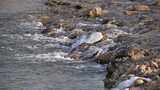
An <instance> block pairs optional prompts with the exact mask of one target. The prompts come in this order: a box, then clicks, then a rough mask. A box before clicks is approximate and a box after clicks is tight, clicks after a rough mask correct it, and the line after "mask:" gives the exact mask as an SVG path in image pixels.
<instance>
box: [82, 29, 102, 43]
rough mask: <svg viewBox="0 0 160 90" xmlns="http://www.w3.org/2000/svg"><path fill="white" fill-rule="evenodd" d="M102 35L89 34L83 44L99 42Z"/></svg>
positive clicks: (98, 33)
mask: <svg viewBox="0 0 160 90" xmlns="http://www.w3.org/2000/svg"><path fill="white" fill-rule="evenodd" d="M103 38H104V37H103V34H102V33H101V32H92V33H91V34H89V35H88V36H87V38H86V40H85V43H88V44H94V43H96V42H99V41H101V40H102V39H103Z"/></svg>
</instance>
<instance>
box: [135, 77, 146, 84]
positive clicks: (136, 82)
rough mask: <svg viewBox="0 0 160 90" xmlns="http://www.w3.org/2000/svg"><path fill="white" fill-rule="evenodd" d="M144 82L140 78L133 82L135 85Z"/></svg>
mask: <svg viewBox="0 0 160 90" xmlns="http://www.w3.org/2000/svg"><path fill="white" fill-rule="evenodd" d="M144 83H145V81H144V80H143V79H141V78H140V79H137V80H136V81H135V83H134V84H135V85H136V86H138V85H142V84H144Z"/></svg>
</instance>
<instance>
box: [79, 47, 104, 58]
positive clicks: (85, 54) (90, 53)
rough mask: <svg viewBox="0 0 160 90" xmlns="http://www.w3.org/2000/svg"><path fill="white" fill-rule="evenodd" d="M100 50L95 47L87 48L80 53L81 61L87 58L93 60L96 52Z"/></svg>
mask: <svg viewBox="0 0 160 90" xmlns="http://www.w3.org/2000/svg"><path fill="white" fill-rule="evenodd" d="M100 51H101V49H100V48H98V47H96V46H91V47H89V49H88V50H86V51H85V52H83V53H82V58H83V59H88V58H93V57H95V56H96V55H97V53H98V52H100Z"/></svg>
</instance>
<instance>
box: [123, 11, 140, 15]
mask: <svg viewBox="0 0 160 90" xmlns="http://www.w3.org/2000/svg"><path fill="white" fill-rule="evenodd" d="M125 14H126V15H128V16H134V15H137V14H138V12H137V11H125Z"/></svg>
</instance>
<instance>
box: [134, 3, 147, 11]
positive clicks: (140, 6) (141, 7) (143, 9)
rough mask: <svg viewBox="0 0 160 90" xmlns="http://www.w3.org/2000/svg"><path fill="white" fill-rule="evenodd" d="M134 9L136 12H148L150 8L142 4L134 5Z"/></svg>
mask: <svg viewBox="0 0 160 90" xmlns="http://www.w3.org/2000/svg"><path fill="white" fill-rule="evenodd" d="M134 9H135V10H136V11H150V7H149V6H147V5H142V4H139V5H135V6H134Z"/></svg>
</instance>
